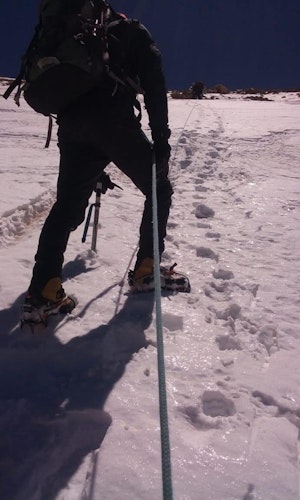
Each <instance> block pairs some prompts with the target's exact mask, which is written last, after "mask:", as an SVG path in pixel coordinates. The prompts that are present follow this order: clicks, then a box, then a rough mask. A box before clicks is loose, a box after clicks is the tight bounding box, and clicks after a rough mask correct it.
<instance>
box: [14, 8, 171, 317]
mask: <svg viewBox="0 0 300 500" xmlns="http://www.w3.org/2000/svg"><path fill="white" fill-rule="evenodd" d="M101 4H102V7H101V8H102V9H103V14H104V15H105V17H106V18H109V19H110V18H111V20H113V19H114V18H115V16H116V13H115V12H114V10H113V9H112V8H111V7H110V5H109V4H108V3H107V2H106V1H105V0H103V1H102V2H101ZM117 16H120V15H118V14H117ZM118 18H120V17H118ZM112 33H113V34H114V35H115V36H116V37H117V38H118V39H119V40H120V42H121V46H122V57H123V61H125V64H126V68H127V69H128V71H129V73H130V76H131V78H132V79H134V80H135V81H138V82H139V85H140V87H141V88H142V89H143V93H144V103H145V107H146V110H147V113H148V116H149V125H150V128H151V133H152V139H153V148H154V152H155V156H156V165H157V203H158V234H159V252H160V255H161V254H162V253H163V250H164V239H165V236H166V225H167V220H168V216H169V209H170V206H171V197H172V192H173V191H172V186H171V183H170V180H169V178H168V173H169V158H170V150H171V148H170V145H169V142H168V140H169V137H170V129H169V126H168V105H167V95H166V86H165V78H164V73H163V68H162V59H161V54H160V52H159V50H158V48H157V47H156V45H155V43H154V41H153V38H152V36H151V34H150V33H149V32H148V30H147V29H146V28H145V27H144V26H143V25H142V24H140V23H139V22H138V21H134V22H131V23H126V22H125V23H122V22H121V23H116V24H115V26H114V27H113V28H112ZM135 99H136V95H134V96H133V95H132V93H130V92H128V90H126V89H124V88H123V86H122V85H116V82H115V81H113V80H112V79H109V78H107V81H106V83H105V84H103V85H102V86H101V87H99V88H96V89H94V90H93V91H91V92H89V93H88V94H85V95H84V96H82V97H80V98H79V99H78V100H77V101H76V103H74V104H73V105H72V106H70V107H69V108H67V109H66V110H65V111H64V112H63V113H61V114H60V115H59V116H58V126H59V128H58V145H59V150H60V165H59V176H58V182H57V199H56V202H55V203H54V205H53V207H52V209H51V211H50V213H49V215H48V217H47V219H46V221H45V223H44V226H43V228H42V231H41V234H40V239H39V244H38V249H37V252H36V255H35V265H34V268H33V274H32V279H31V283H30V286H29V289H28V293H27V296H26V299H25V303H24V306H23V313H24V319H25V321H26V319H28V321H30V320H32V319H33V321H34V320H35V317H34V315H35V314H38V315H40V314H41V310H43V311H45V314H46V313H47V314H54V313H56V312H69V311H70V310H72V308H73V307H75V303H74V300H73V299H72V298H71V297H69V296H68V295H66V293H65V291H64V289H63V286H62V265H63V260H64V252H65V250H66V246H67V243H68V239H69V235H70V232H71V231H74V230H75V229H76V228H77V227H78V225H79V224H81V223H82V222H83V221H84V218H85V211H86V208H87V206H88V202H89V198H90V196H91V194H92V193H93V190H94V189H95V186H96V182H97V180H98V179H99V175H100V174H101V173H102V172H103V171H104V169H105V167H106V166H107V165H108V164H109V163H110V162H113V163H114V164H115V165H116V166H117V167H118V168H119V169H120V170H121V171H122V172H123V173H124V174H126V175H127V176H128V177H129V178H130V179H131V180H132V182H133V183H134V185H135V186H136V187H137V188H138V189H139V190H140V191H141V192H142V193H143V195H144V196H145V204H144V210H143V214H142V220H141V225H140V239H139V249H138V253H137V258H136V263H135V266H134V270H133V272H132V273H131V279H130V285H132V286H133V287H136V288H137V289H140V290H143V289H144V285H145V288H147V289H149V283H150V285H151V286H150V288H151V287H152V288H153V287H154V286H153V227H152V162H153V149H152V144H151V143H150V141H149V140H148V139H147V138H146V136H145V134H144V132H143V131H142V128H141V125H140V122H139V120H138V119H137V118H136V116H135V113H134V101H135ZM102 179H103V185H104V186H105V180H106V181H107V179H109V177H108V176H106V174H104V177H102ZM109 181H110V179H109V180H108V182H109ZM106 187H109V186H106ZM149 276H150V280H149ZM173 288H174V286H173ZM37 321H38V318H37Z"/></svg>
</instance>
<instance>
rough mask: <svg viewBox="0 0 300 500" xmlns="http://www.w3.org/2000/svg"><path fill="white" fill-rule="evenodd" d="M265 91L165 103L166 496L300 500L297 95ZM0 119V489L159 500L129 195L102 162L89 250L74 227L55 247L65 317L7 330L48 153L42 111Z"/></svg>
mask: <svg viewBox="0 0 300 500" xmlns="http://www.w3.org/2000/svg"><path fill="white" fill-rule="evenodd" d="M269 99H270V100H269V101H262V102H260V101H251V100H246V99H245V98H244V96H240V95H235V94H230V95H228V96H224V97H219V98H216V99H209V98H208V99H205V100H202V101H188V100H187V101H175V100H171V99H170V100H169V108H170V126H171V128H172V136H171V144H172V159H171V179H172V181H173V184H174V190H175V194H174V200H173V206H172V211H171V216H170V220H169V224H168V236H167V241H166V251H165V254H164V258H163V263H164V264H167V263H169V264H170V265H171V264H173V263H174V262H177V263H178V269H181V270H182V271H183V272H185V273H186V274H188V276H189V277H190V280H191V286H192V291H191V293H190V294H177V295H176V294H175V295H166V294H163V297H162V307H163V325H164V326H163V328H164V345H165V364H166V377H167V392H168V410H169V426H170V440H171V458H172V472H173V489H174V498H175V499H176V500H199V499H203V500H236V499H240V500H254V499H260V500H283V499H285V500H295V499H297V498H300V495H299V437H298V436H299V429H300V384H299V381H300V367H299V357H300V331H299V282H300V270H299V258H300V245H299V239H300V238H299V236H300V210H299V209H300V201H299V200H300V198H299V194H300V182H299V179H300V174H299V157H300V113H299V110H300V107H299V105H300V98H299V96H298V95H297V94H278V95H271V96H269ZM0 110H1V117H2V120H1V125H0V127H1V137H0V144H1V156H0V172H1V183H0V214H1V220H0V262H1V282H0V303H1V311H0V362H1V365H0V366H1V368H0V370H1V377H0V429H1V434H0V485H1V486H0V497H1V498H3V499H18V500H27V499H28V500H29V499H30V500H45V499H57V500H77V499H78V500H79V499H93V500H119V499H122V500H127V499H128V500H129V499H130V500H132V499H139V500H152V499H153V498H162V484H161V455H160V429H159V409H158V374H157V365H156V364H157V352H156V327H155V312H154V311H155V308H154V297H153V295H152V294H151V293H150V294H141V295H130V294H128V287H127V284H126V276H127V272H128V269H129V268H130V267H131V266H132V265H133V263H134V257H135V252H136V248H137V242H138V228H139V222H140V218H141V211H142V207H143V197H142V196H141V195H140V193H139V192H138V191H137V190H136V189H135V188H134V187H133V186H132V185H131V184H130V181H129V180H128V179H126V178H125V177H124V176H123V175H122V174H121V173H120V172H119V171H118V170H117V169H116V168H115V167H114V166H113V165H110V166H109V169H108V171H109V173H110V174H111V178H112V179H113V180H114V181H115V182H117V184H120V185H121V186H122V187H123V191H120V190H117V189H115V190H114V191H109V192H108V193H107V194H105V195H104V196H103V198H102V205H101V210H100V228H99V236H98V252H97V253H94V252H92V251H91V250H90V244H91V233H92V230H91V229H92V228H90V230H89V233H88V238H87V242H86V243H85V244H82V243H81V238H82V233H83V226H81V227H80V228H78V229H77V230H76V231H75V232H74V233H73V234H72V236H71V238H70V242H69V246H68V249H67V252H66V259H65V266H64V277H65V288H66V290H67V291H68V292H69V293H73V294H75V295H76V296H77V298H78V301H79V304H78V306H77V308H76V309H75V311H74V314H72V315H70V316H68V317H65V318H63V317H57V318H52V319H51V321H49V326H48V328H47V330H46V331H42V330H41V331H38V332H37V333H36V334H35V335H34V336H33V335H32V334H31V332H30V331H27V330H26V329H22V330H20V328H19V311H20V306H21V304H22V300H23V298H24V293H25V291H26V288H27V286H28V283H29V280H30V277H31V270H32V265H33V259H34V254H35V251H36V246H37V242H38V237H39V232H40V229H41V226H42V223H43V221H44V218H45V217H46V215H47V213H48V211H49V208H50V207H51V204H52V202H53V201H54V199H55V183H56V176H57V165H58V160H59V158H58V150H57V147H56V137H55V131H54V135H53V140H52V143H51V146H50V148H49V150H45V149H43V146H44V140H45V135H46V131H47V120H46V119H45V118H44V117H42V116H39V115H37V114H35V113H34V112H33V111H32V110H31V109H30V108H28V107H27V106H26V104H25V103H24V102H23V103H22V106H21V108H20V109H17V108H16V107H15V105H14V103H13V101H12V100H9V101H4V100H1V102H0ZM143 120H144V124H145V128H146V129H147V117H146V116H145V113H144V118H143ZM93 201H94V200H93V199H91V203H92V202H93Z"/></svg>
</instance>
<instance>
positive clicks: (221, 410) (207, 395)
mask: <svg viewBox="0 0 300 500" xmlns="http://www.w3.org/2000/svg"><path fill="white" fill-rule="evenodd" d="M201 400H202V409H203V413H204V414H205V415H208V416H209V417H231V416H232V415H234V414H235V413H236V409H235V405H234V403H233V401H231V399H229V398H226V397H225V396H224V394H222V393H221V392H220V391H205V392H204V393H203V395H202V398H201Z"/></svg>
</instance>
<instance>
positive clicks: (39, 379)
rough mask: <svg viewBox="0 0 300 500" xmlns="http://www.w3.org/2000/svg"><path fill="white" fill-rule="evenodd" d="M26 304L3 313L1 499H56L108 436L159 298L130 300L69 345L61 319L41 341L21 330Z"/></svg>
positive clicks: (0, 340)
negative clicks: (117, 398)
mask: <svg viewBox="0 0 300 500" xmlns="http://www.w3.org/2000/svg"><path fill="white" fill-rule="evenodd" d="M106 292H107V291H106ZM101 294H102V295H104V294H105V291H104V292H102V293H101ZM23 298H24V296H23V295H22V296H20V297H19V298H18V299H17V300H16V302H15V303H14V304H13V305H12V306H11V308H9V309H5V310H3V311H1V312H0V324H1V333H2V335H1V337H0V363H1V369H0V370H1V371H0V374H1V377H0V496H1V498H10V499H20V500H22V499H25V498H32V499H36V500H39V499H43V500H52V499H54V498H55V497H56V495H57V494H58V492H59V490H60V489H62V488H63V487H65V486H66V485H67V483H68V481H69V479H70V478H71V476H72V475H73V474H74V473H75V472H76V470H77V469H78V467H79V465H80V464H81V463H82V461H83V459H84V458H85V457H86V455H87V454H88V453H90V452H91V451H92V450H96V449H98V448H99V446H100V445H101V442H102V441H103V439H104V437H105V435H106V432H107V429H108V428H109V426H110V424H111V421H112V418H111V416H110V415H109V414H108V413H106V412H105V411H104V409H103V408H104V404H105V401H106V399H107V397H108V395H109V393H110V391H111V390H112V388H113V386H114V384H115V383H116V382H117V381H118V380H119V379H120V377H122V375H123V373H124V370H125V367H126V364H127V363H128V362H129V361H130V359H131V357H132V355H133V353H135V352H137V351H138V350H139V349H141V348H143V347H147V342H146V338H145V330H146V329H147V328H148V326H149V325H150V324H151V321H152V313H153V307H154V294H152V293H150V294H140V295H138V294H137V295H129V296H128V298H127V300H126V302H125V304H124V306H123V308H122V309H121V310H120V311H119V312H118V313H117V314H115V316H114V317H113V318H112V319H111V321H110V322H109V323H108V324H106V325H101V326H99V327H97V328H96V329H94V330H92V331H90V332H89V333H88V334H87V335H85V336H82V337H76V338H73V339H72V340H71V341H69V342H68V343H67V344H61V342H60V341H59V340H58V338H57V337H55V335H54V333H55V331H56V330H57V325H58V321H59V319H56V324H55V318H51V323H50V321H49V323H50V325H49V327H48V328H47V330H46V331H45V332H43V333H42V334H41V335H40V334H37V335H32V334H31V333H29V332H28V329H26V332H25V331H23V330H22V331H21V330H20V329H19V328H18V326H17V324H16V322H17V321H16V320H18V317H19V311H20V305H21V303H22V301H23ZM53 320H54V321H53ZM88 487H89V488H91V487H92V486H91V485H90V486H88V485H86V488H88ZM84 488H85V486H84V485H83V489H84ZM85 494H86V495H87V496H85V498H89V495H88V494H87V492H85Z"/></svg>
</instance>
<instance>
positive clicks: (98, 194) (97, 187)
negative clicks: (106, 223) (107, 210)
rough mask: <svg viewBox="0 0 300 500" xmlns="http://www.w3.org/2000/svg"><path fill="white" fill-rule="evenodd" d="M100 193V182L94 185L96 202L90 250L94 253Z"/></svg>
mask: <svg viewBox="0 0 300 500" xmlns="http://www.w3.org/2000/svg"><path fill="white" fill-rule="evenodd" d="M101 193H102V182H101V181H98V182H97V184H96V202H95V203H94V207H95V212H94V224H93V234H92V246H91V249H92V250H93V251H94V252H96V251H97V250H96V246H97V234H98V225H99V212H100V206H101Z"/></svg>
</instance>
